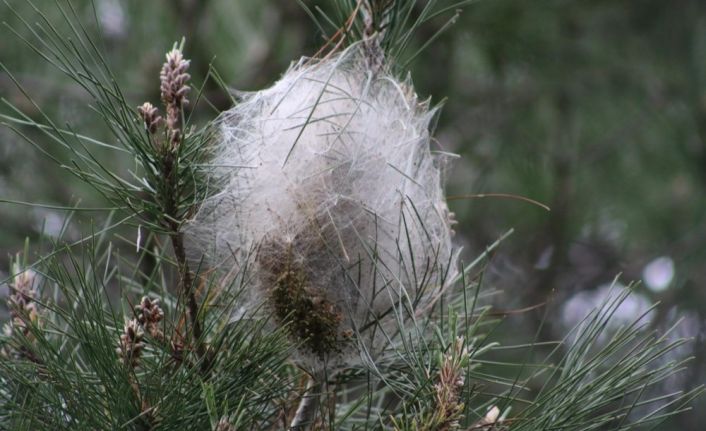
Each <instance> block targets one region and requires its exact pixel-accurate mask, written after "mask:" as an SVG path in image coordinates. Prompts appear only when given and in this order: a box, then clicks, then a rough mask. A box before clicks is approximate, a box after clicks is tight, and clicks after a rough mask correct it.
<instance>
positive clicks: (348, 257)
mask: <svg viewBox="0 0 706 431" xmlns="http://www.w3.org/2000/svg"><path fill="white" fill-rule="evenodd" d="M433 115H434V110H433V109H431V110H430V109H429V106H428V103H426V102H420V101H418V100H417V97H416V95H415V94H414V91H413V88H412V87H411V85H410V84H409V83H407V82H400V81H398V80H397V79H395V78H394V77H393V76H390V75H388V74H385V73H378V74H373V73H372V72H370V71H369V70H368V69H367V67H366V66H365V61H364V59H363V58H362V55H361V54H360V53H359V50H358V49H357V47H355V46H354V47H352V48H350V49H349V50H347V51H346V52H344V53H342V54H339V55H336V56H332V57H330V58H327V59H324V60H312V59H303V60H301V61H300V62H299V63H298V64H296V65H295V66H293V67H292V68H290V70H288V71H287V72H286V73H285V74H284V76H283V77H282V78H281V79H280V80H279V81H278V82H277V83H275V84H274V85H273V86H272V87H270V88H268V89H266V90H262V91H258V92H255V93H251V94H248V95H246V96H244V100H242V102H241V103H240V104H238V105H237V106H236V107H234V108H232V109H231V110H229V111H227V112H225V113H224V114H223V115H222V117H221V119H220V120H219V121H218V122H217V125H218V127H219V133H218V138H217V142H216V143H215V148H214V157H213V168H212V175H213V179H214V181H215V182H217V183H218V184H221V185H220V186H218V191H217V193H215V194H213V195H212V196H211V197H210V198H208V199H207V200H206V201H205V202H204V203H203V205H202V206H201V208H200V209H199V211H198V213H197V215H196V216H195V217H194V219H193V220H192V221H191V223H190V224H189V226H188V227H187V230H186V232H187V235H188V236H189V241H188V242H189V243H191V244H196V245H197V250H196V252H197V253H199V254H203V255H205V256H206V258H207V259H208V261H209V262H210V263H211V264H212V265H214V266H216V267H217V268H220V269H221V270H222V273H224V274H226V273H229V274H233V273H236V272H237V273H239V274H240V275H241V277H242V278H243V279H247V281H246V286H247V287H246V296H247V298H248V300H249V301H253V302H255V303H264V304H265V307H264V309H265V310H268V311H270V312H272V313H274V314H275V320H276V321H277V320H278V319H282V317H283V316H277V314H278V312H279V313H280V314H281V313H282V312H283V311H282V310H283V308H282V307H284V310H286V311H288V312H290V314H291V315H292V317H293V318H295V319H299V320H301V319H304V320H306V319H307V318H308V317H307V316H308V314H307V313H311V312H312V311H311V307H314V310H315V311H316V309H315V307H320V308H321V307H323V308H321V309H322V310H323V314H324V316H323V320H322V319H319V320H315V321H314V322H313V324H312V325H313V326H316V325H317V324H324V325H329V326H330V324H331V318H332V317H333V325H334V327H335V336H334V338H335V343H328V344H326V345H325V346H323V347H322V346H319V345H317V346H315V347H313V348H312V347H311V345H310V344H307V343H304V344H303V345H302V347H301V348H300V349H299V350H300V353H301V357H302V358H303V359H306V360H309V363H311V361H314V362H317V363H318V362H320V361H321V360H326V361H328V362H329V363H330V362H331V361H333V360H334V358H337V359H335V360H336V361H338V362H340V361H343V362H348V361H350V360H351V359H352V358H353V357H354V356H357V352H359V348H360V347H363V348H364V350H365V351H367V352H374V351H376V350H377V347H378V346H376V345H373V344H374V342H377V341H376V340H379V339H386V338H387V337H386V336H382V335H381V334H382V332H384V331H381V329H384V325H382V326H381V323H382V322H384V321H388V322H395V321H400V320H398V319H396V317H397V318H399V319H402V320H403V319H405V318H408V317H410V316H411V314H412V313H414V311H410V310H415V307H416V309H417V310H419V309H420V308H421V307H424V306H426V305H428V304H429V301H430V298H432V297H433V296H434V295H435V294H438V293H439V292H440V290H441V289H443V288H444V286H445V283H447V282H448V280H449V279H450V278H451V274H452V272H453V271H449V268H453V267H454V266H455V255H454V251H453V248H452V244H451V229H450V221H449V214H448V208H447V206H446V202H445V200H444V194H443V189H442V185H443V184H442V183H443V181H442V168H443V165H444V163H443V162H444V160H442V158H441V157H442V156H439V155H435V154H433V153H432V152H431V151H430V132H429V123H430V120H431V119H432V117H433ZM193 252H194V251H193V250H192V253H193ZM246 265H247V271H245V270H244V268H245V266H246ZM276 286H280V287H281V286H285V287H286V289H284V290H283V291H281V292H280V294H284V295H285V299H284V301H285V302H284V303H282V301H283V299H282V298H281V295H280V298H279V301H280V302H278V303H277V304H275V305H272V302H273V299H272V295H273V294H272V292H273V289H274V288H275V287H276ZM290 291H291V292H290ZM295 291H296V292H299V293H296V292H295ZM287 292H289V294H291V295H293V296H297V295H299V294H300V293H303V295H305V296H308V297H309V298H311V301H310V302H311V304H309V306H310V309H309V310H308V311H306V310H300V311H302V313H303V314H302V313H299V312H298V310H293V311H292V310H291V309H289V308H287V307H286V306H287V301H288V300H289V299H291V298H289V297H287V296H286V294H287ZM292 292H294V293H292ZM268 303H269V304H270V305H267V304H268ZM289 303H290V304H299V303H301V298H299V299H297V298H294V299H291V301H289ZM307 304H308V303H307ZM294 306H297V305H294ZM327 319H328V320H327ZM322 322H324V323H322ZM371 322H376V323H374V324H370V323H371ZM296 324H297V323H296V322H295V323H294V328H295V329H296V328H297V326H296ZM307 325H309V323H306V324H302V323H301V322H300V327H299V329H298V330H295V331H294V333H293V335H294V338H297V337H300V338H301V337H306V336H307V335H305V334H308V336H309V337H312V338H317V337H318V338H319V339H320V338H322V337H323V338H325V337H327V336H331V333H330V332H331V331H328V332H327V331H323V332H324V333H323V334H322V332H321V331H318V330H317V329H316V328H315V327H314V328H313V329H312V328H310V327H308V326H307ZM373 327H376V328H377V329H376V331H373V330H372V328H373ZM329 329H330V328H329ZM373 332H375V335H373ZM303 334H304V335H303ZM327 334H328V335H327ZM351 339H355V340H358V343H361V342H362V343H363V344H362V345H361V344H358V345H357V347H358V348H355V347H350V346H348V344H351V343H350V340H351ZM299 341H303V340H299ZM329 341H330V340H329ZM347 343H348V344H347ZM312 350H313V351H312ZM354 352H355V353H354ZM334 353H335V354H334Z"/></svg>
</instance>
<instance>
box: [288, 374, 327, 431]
mask: <svg viewBox="0 0 706 431" xmlns="http://www.w3.org/2000/svg"><path fill="white" fill-rule="evenodd" d="M320 389H321V384H320V383H317V381H316V379H315V378H314V377H309V381H308V382H307V384H306V391H305V392H304V395H303V396H302V399H301V401H300V402H299V407H297V412H296V413H295V415H294V419H292V424H291V425H290V426H289V429H290V430H291V431H305V430H307V429H309V428H310V426H311V425H312V424H313V422H314V419H315V418H316V411H317V410H318V408H319V401H320V397H321V394H320V392H321V391H320Z"/></svg>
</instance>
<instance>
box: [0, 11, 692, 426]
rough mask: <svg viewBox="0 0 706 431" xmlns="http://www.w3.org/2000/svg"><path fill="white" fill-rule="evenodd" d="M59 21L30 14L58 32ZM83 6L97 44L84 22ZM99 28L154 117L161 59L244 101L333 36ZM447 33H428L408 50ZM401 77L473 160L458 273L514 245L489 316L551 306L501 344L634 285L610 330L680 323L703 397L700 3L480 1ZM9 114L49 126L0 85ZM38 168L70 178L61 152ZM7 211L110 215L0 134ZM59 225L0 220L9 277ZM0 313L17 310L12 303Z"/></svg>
mask: <svg viewBox="0 0 706 431" xmlns="http://www.w3.org/2000/svg"><path fill="white" fill-rule="evenodd" d="M52 3H53V2H49V1H47V2H44V1H42V2H37V6H39V7H40V8H41V10H42V11H43V12H44V13H46V14H47V15H48V16H49V17H52V16H53V17H57V16H58V15H57V11H56V9H55V8H54V7H51V4H52ZM305 3H306V4H307V5H309V6H310V7H313V6H315V5H320V6H321V7H324V8H326V7H327V6H330V4H328V3H329V2H327V1H318V2H315V1H305ZM421 3H422V2H420V4H421ZM73 4H74V5H75V6H76V8H77V11H78V12H79V14H81V16H82V17H84V22H85V23H87V25H88V26H89V27H95V24H94V23H95V18H94V10H93V8H92V7H91V5H90V2H88V1H85V0H84V1H74V2H73ZM45 5H46V6H47V7H46V9H44V7H45ZM31 7H32V6H31V4H30V3H28V2H27V1H25V0H10V1H9V6H8V5H5V4H3V5H1V6H0V18H1V19H2V21H6V22H7V23H8V24H10V25H11V26H13V27H18V26H19V25H20V22H19V21H18V18H17V17H15V16H14V15H13V13H12V11H11V8H14V9H16V10H17V11H18V12H20V13H21V14H31ZM95 12H96V14H95V15H96V16H97V20H98V22H99V23H100V31H101V32H102V34H103V38H102V41H101V42H100V43H102V44H104V46H105V50H106V55H107V58H108V60H109V61H110V63H111V64H112V65H113V66H114V71H115V74H116V76H117V78H118V80H119V82H120V84H121V85H122V87H123V89H124V90H125V93H126V97H127V98H128V100H130V101H131V102H133V103H134V105H135V106H137V105H138V104H141V103H142V102H143V101H144V100H151V101H152V102H157V101H158V100H159V87H158V78H157V77H158V74H159V68H160V67H161V63H162V61H163V56H164V53H165V52H166V51H167V50H168V49H169V48H171V46H172V44H173V43H174V41H175V40H179V39H181V37H182V36H185V37H186V38H187V42H186V49H185V51H186V55H187V56H188V57H190V58H191V59H192V67H191V72H192V75H193V76H194V80H195V82H196V83H197V84H198V83H200V82H202V81H203V78H204V77H205V76H206V73H207V71H208V67H209V64H210V63H213V64H214V65H215V67H216V68H217V70H218V71H219V72H220V74H221V76H222V77H223V78H224V80H225V81H226V82H227V83H228V85H230V86H231V87H232V88H234V89H238V90H246V91H247V90H257V89H260V88H263V87H266V86H268V85H269V84H270V83H272V82H273V81H274V80H276V79H277V78H278V76H279V75H280V74H282V73H283V72H284V71H285V70H286V68H287V66H288V65H289V64H290V62H292V61H294V60H297V59H298V58H299V57H300V56H301V55H312V54H314V53H315V52H316V51H317V50H318V47H320V46H321V44H322V43H323V34H322V33H321V32H320V31H319V30H317V28H316V26H315V25H314V24H313V22H312V20H311V18H310V17H309V16H308V15H307V14H306V13H305V11H304V10H303V9H302V8H301V7H300V6H299V5H298V4H297V2H296V1H293V0H279V1H274V0H261V1H253V0H210V1H209V0H201V1H199V0H152V1H149V2H146V1H142V0H95ZM445 22H446V21H445V20H444V19H441V18H440V19H438V20H433V21H432V22H430V23H428V24H426V25H424V26H423V27H422V28H421V29H420V30H419V32H418V33H417V40H416V41H415V43H416V46H417V47H418V46H420V45H421V43H423V42H424V41H425V40H426V39H428V38H429V37H431V36H432V35H433V34H434V33H435V32H436V31H437V30H438V29H439V28H440V27H442V26H443V25H444V23H445ZM1 31H2V36H0V61H1V62H2V63H4V64H5V65H6V66H7V67H8V68H9V69H10V70H12V71H13V73H15V74H16V78H17V79H18V80H19V81H21V82H22V84H23V85H25V86H26V87H27V88H28V89H29V90H30V92H31V95H32V96H33V97H34V98H35V100H36V101H37V103H38V105H39V106H41V107H42V108H43V109H44V110H45V111H46V112H47V113H48V114H50V115H51V116H53V117H54V118H56V119H58V120H59V122H60V123H63V122H69V123H70V124H71V126H72V127H73V128H74V129H76V130H78V131H80V132H81V133H83V134H87V135H91V136H96V137H99V138H105V139H107V138H108V137H107V134H106V131H105V130H103V129H101V128H100V124H99V123H98V122H97V121H96V117H95V115H93V114H92V113H91V111H90V109H89V108H88V107H87V104H88V103H89V102H90V100H88V99H87V97H86V94H85V93H82V91H81V89H80V88H78V87H77V86H75V84H73V83H72V82H69V81H68V80H66V79H65V78H64V77H63V76H62V75H61V74H60V73H59V72H58V71H57V70H56V69H54V68H52V67H51V66H49V65H48V64H46V63H45V62H43V61H41V60H40V58H39V57H38V56H36V55H34V54H33V53H32V52H31V50H29V49H28V48H27V47H26V46H24V45H23V44H22V43H21V41H20V40H19V39H18V38H17V37H15V36H13V35H12V33H11V31H10V30H9V29H8V28H7V27H4V28H3V29H2V30H1ZM411 51H414V47H413V49H412V50H411ZM410 71H411V75H412V78H413V80H414V83H415V85H416V88H417V91H418V93H419V94H420V95H421V96H424V97H426V96H430V97H431V98H432V100H433V101H436V102H440V101H442V100H445V102H444V108H443V111H442V113H441V116H440V118H439V123H438V126H437V130H436V136H437V139H438V146H439V148H440V149H442V150H444V151H450V152H455V153H458V154H460V155H461V156H462V158H461V159H460V160H458V161H457V162H456V163H455V165H453V167H452V168H451V169H450V171H449V187H448V195H449V196H452V197H454V199H453V200H452V201H451V203H450V206H451V209H452V211H454V212H455V213H456V215H457V218H458V220H459V224H458V226H457V227H456V231H457V235H456V239H457V242H458V244H459V245H462V246H463V247H464V254H463V256H464V258H465V259H466V260H469V259H472V258H473V257H475V256H476V255H478V254H479V253H480V252H482V251H483V250H484V249H485V247H486V246H487V245H489V244H491V243H492V242H494V241H495V240H496V239H497V238H498V237H499V236H500V235H502V233H504V232H505V231H507V230H508V229H509V228H511V227H512V228H514V229H515V233H514V234H513V235H512V236H511V237H510V238H509V239H507V240H506V241H505V242H504V243H503V245H502V247H501V248H500V250H499V251H498V252H496V253H495V254H494V256H493V258H492V260H491V262H490V264H489V265H488V267H487V271H486V274H485V282H486V283H489V284H492V285H494V286H498V287H500V288H501V289H502V291H503V294H502V295H500V296H497V297H496V299H495V301H496V304H495V305H496V306H497V307H498V308H500V309H503V310H513V309H520V308H524V307H529V306H532V305H536V304H540V303H543V302H545V301H548V306H547V307H541V308H538V309H536V310H533V311H528V312H524V313H516V314H512V316H511V317H510V318H508V321H507V323H506V324H505V325H504V326H503V329H504V330H505V331H506V334H505V335H506V338H508V339H509V340H510V341H518V342H519V341H527V340H531V339H532V338H533V337H534V334H535V333H537V332H538V331H539V337H540V338H542V339H560V338H562V337H563V335H564V334H565V333H566V332H567V331H568V328H570V327H571V326H572V325H573V324H575V323H577V321H578V319H580V318H581V317H582V316H583V314H585V312H586V311H587V310H588V309H589V308H590V307H591V306H593V305H596V304H598V303H600V301H601V300H602V299H603V298H605V297H606V295H609V289H608V288H607V286H608V285H610V283H611V282H612V281H613V279H614V278H615V277H616V275H618V274H621V275H620V281H621V282H622V283H623V284H628V283H629V282H631V281H641V284H640V285H639V287H638V288H637V293H636V295H635V296H633V297H632V299H631V300H629V301H628V302H627V303H626V304H624V306H623V307H622V308H621V309H620V310H619V313H618V315H617V320H618V323H620V319H629V318H631V317H636V316H637V315H638V314H639V313H641V312H644V311H645V310H646V309H647V307H648V305H649V304H650V303H652V302H654V301H661V302H662V304H661V306H660V308H659V309H658V311H656V312H651V313H649V314H648V316H647V317H646V321H647V322H648V324H649V325H650V326H652V327H654V328H665V329H666V328H668V327H669V326H671V325H672V324H673V323H674V322H675V321H677V320H679V319H681V323H680V325H679V326H678V328H677V329H676V333H677V334H678V335H681V336H687V337H693V339H694V341H693V342H692V343H690V344H688V348H687V349H682V351H680V354H683V355H684V356H691V355H693V356H694V357H695V359H694V360H693V361H692V362H691V364H690V366H689V368H688V369H687V370H686V371H685V372H684V373H682V374H681V376H680V377H679V378H677V379H671V380H669V381H668V382H667V383H666V385H665V387H664V388H663V390H664V393H669V392H673V391H675V390H678V389H690V388H692V387H695V386H697V385H700V384H702V383H703V382H704V381H705V380H706V290H705V289H706V200H704V196H706V194H705V193H704V191H705V190H706V1H703V0H672V1H669V2H665V1H657V0H592V1H580V0H534V1H528V0H479V1H477V2H475V3H473V4H471V5H470V6H468V7H466V8H465V9H464V11H463V13H462V14H461V15H460V18H459V19H458V21H457V22H456V24H455V25H454V26H453V27H451V28H450V29H449V30H448V31H446V32H445V33H443V34H442V35H441V36H440V37H439V38H438V39H437V40H436V41H435V42H434V43H433V44H432V45H431V46H430V47H429V48H428V49H426V50H425V51H424V52H423V53H422V54H421V55H420V56H418V57H417V58H416V59H415V60H414V61H413V62H412V63H411V65H410ZM204 91H205V94H206V95H207V96H208V98H209V99H210V100H211V101H212V102H213V104H214V105H215V108H216V109H215V110H213V109H206V108H204V109H197V112H195V114H196V116H197V118H198V119H199V121H201V122H202V123H205V122H206V121H208V120H209V119H211V118H214V117H215V115H216V114H217V111H218V110H223V109H227V107H228V98H227V97H226V96H225V95H224V94H223V93H222V92H221V91H220V90H219V88H218V87H217V86H216V85H214V84H213V83H207V85H206V87H205V90H204ZM0 95H1V96H2V97H3V98H5V99H7V100H9V101H11V102H12V103H14V104H16V105H17V106H19V107H20V108H22V109H23V110H24V111H25V112H26V113H28V114H29V115H30V116H32V117H33V118H36V119H39V118H40V113H39V111H38V109H37V108H36V107H35V106H33V105H32V104H30V103H29V102H28V101H27V99H26V98H25V97H24V96H23V95H22V93H21V92H19V91H18V90H17V89H16V87H15V85H14V84H13V82H12V79H11V77H10V76H9V75H8V74H7V73H4V72H0ZM0 109H1V110H2V112H8V108H7V107H2V108H0ZM24 132H25V133H29V134H32V133H35V132H33V131H30V130H25V131H24ZM44 149H45V150H47V151H48V152H49V153H51V154H52V155H54V156H57V157H59V158H60V159H62V160H69V159H70V157H69V156H68V155H67V154H66V151H65V150H62V149H61V148H58V147H55V146H52V145H50V143H47V146H46V147H44ZM99 156H103V157H105V159H106V160H109V161H110V163H112V164H113V166H115V167H116V169H118V170H121V169H123V170H125V171H126V172H127V170H129V169H130V161H129V160H127V159H125V160H121V159H119V158H115V156H114V155H111V154H107V153H106V154H104V155H99ZM480 193H506V194H515V195H520V196H524V197H527V198H531V199H535V200H537V201H540V202H543V203H545V204H547V205H549V206H550V207H551V211H550V212H547V211H545V210H543V209H541V208H539V207H537V206H534V205H531V204H529V203H526V202H523V201H521V200H518V199H512V198H500V197H496V198H492V197H488V198H479V197H472V196H470V197H468V196H466V195H476V194H480ZM463 196H466V197H467V198H462V197H463ZM0 199H6V200H21V201H28V202H40V203H45V204H55V205H74V204H77V202H78V201H79V200H80V205H81V206H87V207H91V206H100V205H102V204H104V202H103V201H102V199H101V197H100V196H98V195H97V194H96V193H95V192H94V191H93V190H91V189H89V188H87V187H86V186H85V185H83V184H82V183H81V182H79V181H78V180H76V179H74V178H72V177H70V176H68V175H67V173H66V172H65V171H63V170H61V169H60V168H59V167H58V166H57V165H56V164H55V163H54V162H53V161H51V160H50V158H49V157H47V156H46V155H43V154H42V153H41V152H40V151H37V149H35V148H33V147H31V146H30V145H28V144H27V143H26V142H23V141H22V140H21V139H19V138H18V137H17V136H16V135H15V134H13V133H11V131H9V130H8V129H6V128H3V129H0ZM98 214H99V215H98V216H97V217H98V218H99V219H100V218H101V217H103V216H102V215H100V213H98ZM65 217H66V214H65V213H64V212H62V211H57V210H52V209H43V208H39V207H29V206H22V205H14V204H7V203H2V204H0V220H1V221H0V225H1V226H2V229H0V275H2V276H4V275H6V274H7V268H8V266H9V259H10V257H11V256H12V255H14V254H15V253H17V252H18V251H20V250H21V249H22V247H23V242H24V238H25V237H29V238H30V239H32V241H34V242H37V241H38V240H39V239H41V237H42V236H48V237H51V236H52V235H57V234H58V232H59V231H60V230H61V229H62V226H63V225H64V221H65ZM93 217H96V215H94V216H93ZM90 218H91V216H90V215H88V214H80V215H78V216H76V217H75V218H73V219H72V220H71V221H69V222H68V223H67V224H66V228H67V229H66V232H67V238H69V239H72V238H73V239H76V238H78V237H79V236H80V235H81V233H82V232H85V230H86V228H87V226H88V224H87V223H89V220H90ZM42 232H44V234H42ZM3 278H4V277H3ZM0 294H2V295H6V294H7V287H6V286H5V287H3V290H2V291H0ZM545 317H546V318H545ZM543 319H545V324H544V325H542V326H541V330H540V329H539V328H540V324H541V322H542V320H543ZM699 405H700V407H698V406H697V408H695V409H694V411H693V412H691V413H688V414H686V415H682V416H680V417H678V418H676V419H673V420H672V421H671V422H670V423H669V424H668V425H666V427H665V428H662V429H679V430H701V429H703V428H702V427H701V426H700V425H699V424H700V423H703V422H704V421H706V408H704V407H706V400H702V401H700V402H699Z"/></svg>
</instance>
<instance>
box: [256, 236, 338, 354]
mask: <svg viewBox="0 0 706 431" xmlns="http://www.w3.org/2000/svg"><path fill="white" fill-rule="evenodd" d="M257 256H258V257H257V260H258V263H259V264H260V266H261V267H262V268H263V269H265V270H266V271H264V274H265V275H263V277H264V280H263V281H265V284H266V286H268V292H267V293H268V294H267V300H268V303H269V304H268V305H269V306H270V307H271V309H272V311H273V312H274V315H275V318H276V319H277V320H278V321H279V322H281V323H283V324H284V326H285V327H286V328H287V331H288V332H289V334H290V336H291V337H292V339H293V340H294V341H295V342H297V343H301V346H302V347H303V348H304V349H306V350H308V351H310V352H311V353H313V354H314V355H315V356H316V357H317V358H319V359H320V360H325V359H326V357H327V356H328V355H330V354H335V353H341V352H342V350H343V347H344V346H345V344H346V341H347V340H348V339H349V338H350V331H345V330H343V328H342V322H343V318H344V316H343V311H342V310H341V308H340V307H339V306H338V305H336V304H335V303H334V302H332V301H331V300H330V299H329V298H328V297H327V296H326V293H325V292H323V291H322V290H321V289H317V288H315V287H313V286H312V283H311V282H310V280H309V277H308V275H307V272H306V270H305V269H304V267H303V264H302V263H301V262H298V261H297V259H296V258H295V253H294V245H293V244H292V243H291V242H286V243H282V242H278V241H273V240H270V241H267V242H265V243H264V244H263V245H262V246H261V247H260V250H259V251H258V255H257ZM339 334H340V335H339Z"/></svg>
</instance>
